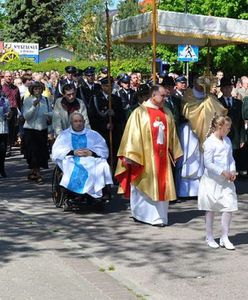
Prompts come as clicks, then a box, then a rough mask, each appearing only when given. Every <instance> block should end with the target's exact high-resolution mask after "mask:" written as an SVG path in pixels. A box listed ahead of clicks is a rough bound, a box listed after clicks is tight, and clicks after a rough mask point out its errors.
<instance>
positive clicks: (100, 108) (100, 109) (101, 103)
mask: <svg viewBox="0 0 248 300" xmlns="http://www.w3.org/2000/svg"><path fill="white" fill-rule="evenodd" d="M100 83H101V88H100V90H98V92H97V93H96V94H95V95H94V96H93V100H92V101H91V103H90V108H89V111H90V125H91V129H93V130H95V131H97V132H98V133H100V134H101V135H102V136H103V137H104V139H105V140H106V142H107V145H108V147H109V146H110V141H109V131H110V130H112V136H113V155H114V162H116V155H117V151H118V148H119V145H120V140H121V136H122V132H123V129H124V125H125V113H124V110H123V108H122V103H121V99H120V98H119V97H118V96H117V95H114V94H111V101H112V109H111V110H110V109H109V95H108V88H109V86H108V78H107V77H104V78H102V79H100ZM110 116H111V117H112V126H111V124H110Z"/></svg>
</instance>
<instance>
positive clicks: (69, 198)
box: [52, 165, 112, 211]
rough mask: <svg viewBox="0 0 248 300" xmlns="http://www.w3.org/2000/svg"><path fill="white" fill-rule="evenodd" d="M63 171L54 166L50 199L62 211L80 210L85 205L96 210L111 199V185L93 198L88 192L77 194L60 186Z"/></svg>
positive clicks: (100, 208) (102, 207)
mask: <svg viewBox="0 0 248 300" xmlns="http://www.w3.org/2000/svg"><path fill="white" fill-rule="evenodd" d="M62 176H63V172H62V170H61V169H60V168H59V166H58V165H57V166H55V168H54V170H53V176H52V199H53V203H54V205H55V206H56V207H58V208H60V207H62V208H63V210H64V211H73V210H80V209H82V208H83V207H84V206H85V205H90V206H94V208H96V209H97V210H103V209H104V207H105V203H106V202H108V201H109V200H110V199H111V195H112V194H111V187H110V186H106V187H105V188H104V189H103V196H102V197H101V198H93V197H91V196H90V195H88V194H83V195H81V194H77V193H74V192H72V191H69V190H68V189H66V188H64V187H63V186H60V181H61V179H62Z"/></svg>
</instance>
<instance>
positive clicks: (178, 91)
mask: <svg viewBox="0 0 248 300" xmlns="http://www.w3.org/2000/svg"><path fill="white" fill-rule="evenodd" d="M186 89H187V78H186V77H184V76H179V77H177V78H176V80H175V91H174V93H173V96H174V97H176V98H178V99H179V100H181V101H182V99H183V94H184V92H185V91H186Z"/></svg>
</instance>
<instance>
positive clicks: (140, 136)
mask: <svg viewBox="0 0 248 300" xmlns="http://www.w3.org/2000/svg"><path fill="white" fill-rule="evenodd" d="M117 156H118V164H117V169H116V172H115V177H116V179H117V180H118V181H119V182H120V189H119V193H125V195H126V196H127V197H128V196H129V195H130V184H132V185H134V186H135V187H136V188H137V189H139V190H140V191H141V192H143V193H144V194H146V195H147V196H148V197H150V198H151V199H152V200H154V201H165V200H175V199H176V193H175V186H174V179H173V174H172V168H171V163H174V161H176V160H177V159H178V158H179V157H180V156H182V149H181V146H180V143H179V140H178V137H177V134H176V129H175V124H174V120H173V116H172V115H171V113H170V112H169V111H167V110H166V109H162V108H161V109H158V108H157V107H155V106H154V105H153V104H152V103H151V102H150V101H149V100H148V101H147V102H144V103H143V104H142V105H140V107H138V108H136V109H135V110H134V111H133V113H132V114H131V116H130V117H129V119H128V122H127V124H126V127H125V131H124V134H123V136H122V140H121V144H120V148H119V151H118V154H117ZM126 159H128V160H132V161H133V162H135V163H136V164H135V165H134V164H129V163H128V160H126Z"/></svg>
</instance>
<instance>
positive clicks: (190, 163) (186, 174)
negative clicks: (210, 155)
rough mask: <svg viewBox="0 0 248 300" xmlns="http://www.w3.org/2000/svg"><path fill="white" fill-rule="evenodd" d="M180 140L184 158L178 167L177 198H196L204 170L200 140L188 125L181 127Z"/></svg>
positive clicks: (178, 163)
mask: <svg viewBox="0 0 248 300" xmlns="http://www.w3.org/2000/svg"><path fill="white" fill-rule="evenodd" d="M179 139H180V142H181V146H182V148H183V157H182V158H180V159H179V161H178V162H177V165H176V183H177V184H176V188H177V196H178V197H195V196H197V195H198V188H199V182H200V178H201V176H202V174H203V170H204V168H203V154H202V152H201V151H200V143H199V139H198V138H197V136H196V135H195V134H194V133H193V131H192V129H191V127H190V125H189V124H188V123H185V124H183V125H182V126H181V128H180V137H179Z"/></svg>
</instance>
